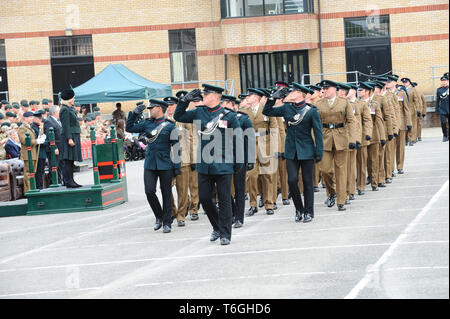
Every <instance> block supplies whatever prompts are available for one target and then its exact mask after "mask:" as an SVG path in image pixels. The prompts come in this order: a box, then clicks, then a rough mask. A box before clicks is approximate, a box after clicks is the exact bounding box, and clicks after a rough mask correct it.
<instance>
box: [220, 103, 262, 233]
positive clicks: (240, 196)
mask: <svg viewBox="0 0 450 319" xmlns="http://www.w3.org/2000/svg"><path fill="white" fill-rule="evenodd" d="M221 105H222V106H223V107H225V108H227V109H229V110H230V111H231V112H234V113H235V114H236V117H237V119H238V120H239V125H240V128H241V129H242V132H243V138H244V165H243V167H242V168H241V169H240V170H239V171H238V172H235V173H234V175H233V185H234V199H232V200H231V203H232V206H233V218H234V228H241V227H242V226H243V225H244V210H245V182H246V176H247V171H251V170H253V169H254V167H255V160H256V136H255V130H254V129H253V125H252V122H251V121H250V118H249V116H248V115H247V114H246V113H244V112H241V111H239V109H238V105H237V104H236V97H234V96H230V95H222V104H221Z"/></svg>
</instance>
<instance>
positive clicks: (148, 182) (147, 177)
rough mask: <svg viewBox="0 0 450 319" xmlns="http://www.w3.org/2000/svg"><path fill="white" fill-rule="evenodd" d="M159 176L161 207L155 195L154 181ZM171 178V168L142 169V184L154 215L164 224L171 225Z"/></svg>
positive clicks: (155, 181)
mask: <svg viewBox="0 0 450 319" xmlns="http://www.w3.org/2000/svg"><path fill="white" fill-rule="evenodd" d="M158 178H159V183H160V185H161V194H162V199H163V207H162V208H161V204H160V203H159V199H158V196H156V183H157V181H158ZM172 179H173V170H165V171H153V170H148V169H146V170H145V171H144V185H145V194H146V195H147V201H148V203H149V204H150V207H151V208H152V210H153V213H154V214H155V217H156V218H157V219H159V220H162V222H163V225H164V226H171V225H172Z"/></svg>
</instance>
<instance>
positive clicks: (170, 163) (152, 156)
mask: <svg viewBox="0 0 450 319" xmlns="http://www.w3.org/2000/svg"><path fill="white" fill-rule="evenodd" d="M167 107H168V105H167V103H166V102H164V101H159V100H153V99H151V100H150V105H149V107H148V108H149V109H150V117H151V118H150V119H147V120H145V121H144V122H140V123H139V122H137V121H138V120H139V116H140V115H141V114H142V112H143V111H144V110H145V108H146V106H145V104H141V105H139V106H137V107H136V108H135V109H134V110H133V111H131V112H130V113H129V114H128V120H127V125H126V130H127V132H130V133H145V135H146V138H147V141H148V145H147V151H146V154H145V163H144V169H145V170H144V185H145V194H146V196H147V201H148V203H149V204H150V207H151V208H152V210H153V213H154V214H155V217H156V222H155V226H154V230H155V231H157V230H159V229H161V227H163V232H164V233H170V232H171V231H172V179H173V177H174V176H178V175H179V174H180V173H181V166H180V161H179V158H177V155H178V154H174V153H177V152H176V151H173V152H171V151H172V148H175V147H174V146H175V145H176V144H178V141H179V138H178V134H179V132H178V130H177V127H176V126H175V123H174V122H172V121H170V120H168V119H166V118H165V117H164V113H165V112H166V110H167ZM171 153H172V154H171ZM158 179H159V182H160V187H161V193H162V198H163V206H162V208H161V204H160V202H159V200H158V197H157V196H156V183H157V181H158Z"/></svg>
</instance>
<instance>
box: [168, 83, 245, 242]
mask: <svg viewBox="0 0 450 319" xmlns="http://www.w3.org/2000/svg"><path fill="white" fill-rule="evenodd" d="M203 88H204V90H203V105H204V106H198V107H197V108H196V109H195V110H192V111H187V110H186V109H187V107H188V106H189V103H190V102H191V101H192V100H193V98H195V97H197V96H199V95H201V92H200V90H199V89H195V90H193V91H191V92H189V93H188V94H186V95H185V96H184V97H183V98H181V99H180V101H179V102H178V106H177V108H176V110H175V114H174V118H175V120H176V121H178V122H183V123H194V121H195V125H196V127H197V129H198V133H199V135H201V137H200V138H199V139H200V140H199V145H198V146H199V147H198V149H197V154H200V155H203V156H201V158H200V159H199V158H197V162H198V163H197V166H196V171H197V172H198V185H199V196H200V202H201V204H202V206H203V209H204V210H205V211H206V214H207V216H208V218H209V220H210V223H211V225H212V227H213V233H212V234H211V238H210V240H211V241H216V240H217V239H219V238H220V244H221V245H229V244H230V243H231V231H232V214H233V213H232V206H231V181H232V176H233V174H234V173H236V172H238V171H240V170H241V169H242V166H243V139H242V132H240V130H236V129H238V128H240V126H239V121H238V119H237V117H236V116H235V115H234V114H233V113H232V112H230V111H229V110H227V109H225V108H224V107H222V106H221V105H220V99H221V96H222V92H223V91H224V89H223V88H220V87H217V86H213V85H208V84H203ZM227 129H228V130H227ZM230 129H233V130H230ZM230 133H234V134H231V136H230ZM211 136H212V137H213V142H210V140H211ZM233 137H234V138H233ZM212 144H213V145H215V147H218V146H217V145H220V144H221V149H220V150H217V149H216V148H215V147H213V148H212V149H211V146H212ZM233 144H234V145H233ZM204 152H205V154H206V156H205V154H203V153H204ZM239 157H242V158H239ZM214 186H217V194H218V197H219V209H217V207H216V205H215V204H214V202H213V191H214Z"/></svg>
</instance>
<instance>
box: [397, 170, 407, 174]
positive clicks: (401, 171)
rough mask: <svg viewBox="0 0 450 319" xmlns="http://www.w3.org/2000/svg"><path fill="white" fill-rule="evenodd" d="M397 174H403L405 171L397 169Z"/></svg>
mask: <svg viewBox="0 0 450 319" xmlns="http://www.w3.org/2000/svg"><path fill="white" fill-rule="evenodd" d="M397 173H398V174H405V171H404V170H402V169H399V170H398V172H397Z"/></svg>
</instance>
